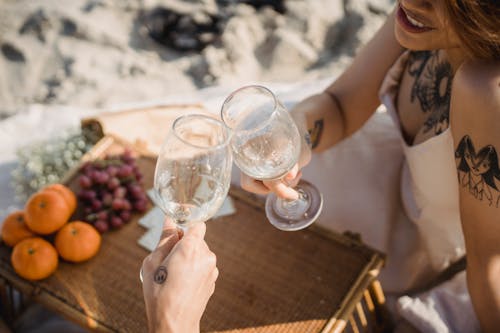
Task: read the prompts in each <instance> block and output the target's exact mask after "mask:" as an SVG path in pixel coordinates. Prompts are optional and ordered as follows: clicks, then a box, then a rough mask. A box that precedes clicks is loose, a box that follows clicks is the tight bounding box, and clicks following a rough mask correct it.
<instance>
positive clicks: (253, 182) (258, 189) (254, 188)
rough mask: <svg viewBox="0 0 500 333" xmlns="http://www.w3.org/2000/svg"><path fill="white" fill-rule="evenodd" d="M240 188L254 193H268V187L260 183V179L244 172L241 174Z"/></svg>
mask: <svg viewBox="0 0 500 333" xmlns="http://www.w3.org/2000/svg"><path fill="white" fill-rule="evenodd" d="M240 182H241V188H243V189H244V190H246V191H248V192H252V193H255V194H268V193H269V189H268V188H267V187H266V186H265V185H264V184H263V183H262V181H260V180H257V179H254V178H251V177H250V176H247V175H246V174H244V173H242V174H241V180H240Z"/></svg>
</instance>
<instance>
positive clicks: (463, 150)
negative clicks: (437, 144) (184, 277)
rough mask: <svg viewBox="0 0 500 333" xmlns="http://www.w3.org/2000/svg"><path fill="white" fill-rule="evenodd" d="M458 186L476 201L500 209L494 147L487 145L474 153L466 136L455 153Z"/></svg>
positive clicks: (499, 174) (499, 192)
mask: <svg viewBox="0 0 500 333" xmlns="http://www.w3.org/2000/svg"><path fill="white" fill-rule="evenodd" d="M455 161H456V163H457V169H458V182H459V184H460V186H463V187H465V188H466V189H468V190H469V193H471V194H472V195H473V196H474V197H475V198H476V199H478V200H481V201H486V202H487V203H488V204H489V205H490V206H494V207H497V208H500V190H499V186H500V167H499V164H498V155H497V152H496V150H495V147H493V146H492V145H487V146H485V147H483V148H481V149H480V150H479V151H478V152H476V150H475V148H474V145H473V143H472V140H471V138H470V137H469V136H468V135H466V136H464V137H463V138H462V140H460V142H459V144H458V146H457V149H456V151H455Z"/></svg>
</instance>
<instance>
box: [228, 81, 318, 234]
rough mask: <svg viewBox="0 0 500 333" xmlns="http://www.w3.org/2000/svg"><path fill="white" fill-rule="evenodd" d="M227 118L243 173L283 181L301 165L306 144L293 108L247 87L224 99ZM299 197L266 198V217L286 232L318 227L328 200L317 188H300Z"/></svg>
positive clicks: (262, 90)
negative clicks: (289, 110) (323, 197)
mask: <svg viewBox="0 0 500 333" xmlns="http://www.w3.org/2000/svg"><path fill="white" fill-rule="evenodd" d="M221 118H222V120H223V121H224V123H225V124H226V125H227V126H228V127H230V128H231V129H232V130H233V133H232V137H231V143H230V146H231V149H232V151H233V158H234V161H235V163H236V165H237V166H238V167H239V168H240V170H241V171H242V172H243V173H245V174H247V175H248V176H250V177H252V178H254V179H257V180H262V181H266V180H279V179H282V178H283V177H284V176H285V175H286V174H287V173H288V172H289V171H290V170H291V169H292V168H293V167H294V165H295V164H297V162H298V160H299V157H300V153H301V150H302V148H304V147H302V143H303V140H302V138H301V135H300V132H299V130H298V128H297V126H296V124H295V122H294V121H293V119H292V117H291V116H290V113H289V112H288V110H287V109H286V108H285V107H284V106H283V104H282V103H281V102H280V101H279V100H278V99H277V98H276V96H275V95H274V94H273V93H272V92H271V91H270V90H269V89H267V88H265V87H263V86H258V85H251V86H245V87H242V88H240V89H238V90H236V91H234V92H233V93H231V94H230V95H229V96H228V97H227V98H226V100H225V101H224V103H223V105H222V109H221ZM296 190H297V192H298V193H299V198H298V199H296V200H285V199H281V198H278V197H277V196H276V195H275V194H274V193H271V194H270V195H268V197H267V199H266V215H267V217H268V219H269V221H270V222H271V224H273V225H274V226H275V227H277V228H278V229H281V230H288V231H292V230H299V229H303V228H305V227H307V226H309V225H310V224H311V223H313V222H314V221H315V220H316V218H317V217H318V216H319V213H320V212H321V208H322V204H323V199H322V196H321V193H320V192H319V191H318V190H317V189H316V187H314V186H313V185H312V184H310V183H307V182H305V181H303V182H302V184H300V183H299V185H298V187H296Z"/></svg>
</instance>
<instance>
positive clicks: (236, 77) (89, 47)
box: [0, 0, 394, 120]
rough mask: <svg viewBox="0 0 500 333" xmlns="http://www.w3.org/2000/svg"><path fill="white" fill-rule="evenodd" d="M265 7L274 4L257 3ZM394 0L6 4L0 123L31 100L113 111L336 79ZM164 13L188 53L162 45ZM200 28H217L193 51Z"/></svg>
mask: <svg viewBox="0 0 500 333" xmlns="http://www.w3.org/2000/svg"><path fill="white" fill-rule="evenodd" d="M243 2H246V3H249V4H245V3H243ZM262 3H269V4H274V5H275V6H274V7H272V6H263V7H259V8H257V6H252V4H253V5H255V4H262ZM276 4H278V5H276ZM393 4H394V1H393V0H346V1H341V0H308V1H306V0H283V1H267V2H266V1H248V0H247V1H243V0H242V1H235V0H233V1H231V0H225V1H224V0H218V1H216V0H202V1H188V0H184V1H180V0H170V1H169V0H164V1H155V0H135V1H133V0H120V1H111V0H109V1H107V0H73V1H58V0H40V1H29V0H16V1H14V0H6V1H2V2H0V50H1V52H0V73H2V75H0V120H1V119H4V118H6V117H9V116H10V115H13V114H15V113H17V112H19V110H22V109H23V108H25V107H26V106H27V105H30V104H44V105H66V106H75V107H76V106H78V107H92V108H102V109H106V108H110V107H114V106H116V105H124V104H127V103H136V102H144V101H148V100H155V99H160V98H162V97H164V96H170V95H174V94H182V93H189V92H192V91H196V90H198V89H200V88H204V87H209V86H214V85H231V86H237V85H242V84H245V83H248V82H263V81H265V82H297V81H302V80H312V79H316V78H325V77H332V78H333V77H335V76H336V75H338V73H340V72H341V71H342V70H343V69H344V68H345V67H346V66H347V65H348V64H349V62H350V61H351V59H352V57H353V55H354V54H355V52H356V50H358V49H359V47H360V46H361V45H363V44H364V43H365V42H366V41H367V40H368V39H369V38H370V37H371V36H372V35H373V33H374V32H375V31H376V30H377V28H378V27H379V26H380V25H381V24H382V23H383V21H384V19H385V17H386V15H387V13H388V12H389V11H390V10H391V8H392V7H393ZM279 6H281V8H280V7H279ZM276 9H278V10H280V9H281V10H280V11H282V12H283V13H280V12H277V11H276ZM159 10H160V11H159ZM161 10H163V12H161ZM165 12H169V13H172V12H173V13H176V14H179V15H178V16H176V18H177V19H178V18H181V23H179V25H178V26H176V27H177V28H179V31H181V32H184V36H181V39H180V40H178V41H176V43H177V44H176V45H178V46H180V47H181V48H184V49H186V50H176V49H174V48H172V47H169V46H165V45H164V44H167V45H168V40H165V38H164V40H163V42H164V43H163V44H161V43H159V42H158V40H159V38H158V36H157V35H158V29H160V30H161V28H162V27H165V17H163V21H162V17H161V15H158V13H160V14H161V13H165ZM182 20H184V21H182ZM182 22H184V23H182ZM186 22H187V25H186ZM193 22H195V23H196V24H198V27H200V26H202V27H206V26H207V24H208V25H210V24H212V26H211V27H212V28H214V27H215V28H214V29H213V30H216V31H215V32H214V31H211V32H209V33H205V34H204V35H202V34H198V35H196V32H193V33H191V35H196V36H195V37H197V38H198V41H200V40H201V41H203V40H204V41H205V43H206V44H207V45H206V46H205V45H202V46H205V47H198V48H195V49H189V46H190V44H189V43H191V44H192V43H193V39H191V40H190V39H189V37H190V36H189V34H188V33H186V31H188V32H189V31H190V29H193V26H192V24H191V26H190V25H189V23H193ZM214 22H215V23H214ZM183 24H184V25H183ZM194 27H195V28H196V27H197V25H195V26H194ZM155 29H156V30H155ZM160 32H161V31H160ZM163 32H165V31H163ZM155 33H156V38H157V39H156V40H155V39H153V38H152V36H154V34H155ZM186 34H187V37H186ZM164 35H165V33H164ZM167 35H168V34H167ZM168 36H170V35H168ZM168 36H167V37H168ZM160 37H161V36H160ZM182 38H184V40H182ZM186 38H187V39H186ZM167 39H168V38H167ZM207 41H208V42H207ZM160 42H162V41H161V40H160ZM191 46H192V45H191Z"/></svg>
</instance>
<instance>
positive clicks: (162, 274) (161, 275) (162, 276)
mask: <svg viewBox="0 0 500 333" xmlns="http://www.w3.org/2000/svg"><path fill="white" fill-rule="evenodd" d="M167 275H168V274H167V269H166V268H165V266H160V267H158V269H157V270H156V272H155V275H154V281H155V282H156V283H158V284H163V282H165V280H167Z"/></svg>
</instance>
